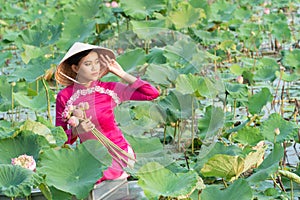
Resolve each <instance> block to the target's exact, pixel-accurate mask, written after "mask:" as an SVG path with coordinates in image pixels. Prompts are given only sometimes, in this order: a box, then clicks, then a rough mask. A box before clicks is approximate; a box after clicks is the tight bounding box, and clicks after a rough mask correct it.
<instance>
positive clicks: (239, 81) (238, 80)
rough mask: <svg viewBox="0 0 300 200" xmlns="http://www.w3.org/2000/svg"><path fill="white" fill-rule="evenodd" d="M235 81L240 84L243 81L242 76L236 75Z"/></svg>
mask: <svg viewBox="0 0 300 200" xmlns="http://www.w3.org/2000/svg"><path fill="white" fill-rule="evenodd" d="M236 81H237V82H238V83H240V84H243V82H244V78H243V76H238V77H237V78H236Z"/></svg>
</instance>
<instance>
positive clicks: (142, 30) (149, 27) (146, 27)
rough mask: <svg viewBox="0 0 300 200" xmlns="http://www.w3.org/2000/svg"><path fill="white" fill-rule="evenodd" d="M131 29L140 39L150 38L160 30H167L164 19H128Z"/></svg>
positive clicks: (154, 36) (155, 35)
mask: <svg viewBox="0 0 300 200" xmlns="http://www.w3.org/2000/svg"><path fill="white" fill-rule="evenodd" d="M130 23H131V24H132V30H133V32H134V33H136V34H137V36H138V37H139V38H140V39H145V40H150V39H154V38H156V37H157V35H158V34H160V33H161V32H167V31H168V29H166V26H165V23H166V22H165V20H151V21H130Z"/></svg>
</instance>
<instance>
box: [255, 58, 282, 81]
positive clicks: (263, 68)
mask: <svg viewBox="0 0 300 200" xmlns="http://www.w3.org/2000/svg"><path fill="white" fill-rule="evenodd" d="M257 68H258V69H257V71H256V73H255V76H254V79H255V80H260V81H273V80H274V79H275V78H276V75H275V73H276V71H278V70H279V65H278V63H277V61H276V60H275V59H271V58H262V59H261V60H260V61H259V64H258V66H257Z"/></svg>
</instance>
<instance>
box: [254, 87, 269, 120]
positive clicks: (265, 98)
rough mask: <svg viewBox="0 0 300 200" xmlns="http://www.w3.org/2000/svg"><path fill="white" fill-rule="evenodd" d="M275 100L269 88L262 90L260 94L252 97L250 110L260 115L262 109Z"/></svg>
mask: <svg viewBox="0 0 300 200" xmlns="http://www.w3.org/2000/svg"><path fill="white" fill-rule="evenodd" d="M272 100H273V96H272V94H271V92H270V90H269V89H268V88H262V89H261V91H260V92H258V93H256V94H254V95H252V96H251V97H250V98H249V101H248V110H249V112H250V113H251V114H252V115H254V114H259V113H260V112H261V110H262V108H263V107H264V106H265V105H266V104H267V103H268V102H270V101H272Z"/></svg>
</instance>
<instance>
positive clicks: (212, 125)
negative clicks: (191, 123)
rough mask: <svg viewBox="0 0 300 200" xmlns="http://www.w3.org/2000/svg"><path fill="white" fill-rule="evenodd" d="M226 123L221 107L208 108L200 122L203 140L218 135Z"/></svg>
mask: <svg viewBox="0 0 300 200" xmlns="http://www.w3.org/2000/svg"><path fill="white" fill-rule="evenodd" d="M224 122H225V114H224V112H223V110H222V108H220V107H215V106H208V107H206V108H205V114H204V116H203V117H202V118H200V119H199V120H198V130H199V131H200V135H201V136H202V137H201V138H208V137H212V136H214V135H216V134H217V133H218V130H219V129H221V128H222V127H223V125H224Z"/></svg>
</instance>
